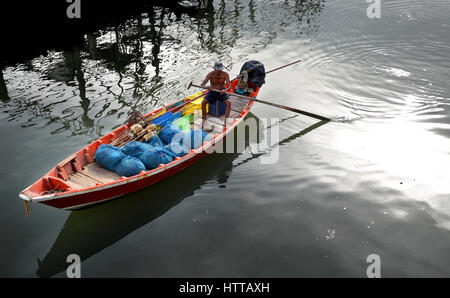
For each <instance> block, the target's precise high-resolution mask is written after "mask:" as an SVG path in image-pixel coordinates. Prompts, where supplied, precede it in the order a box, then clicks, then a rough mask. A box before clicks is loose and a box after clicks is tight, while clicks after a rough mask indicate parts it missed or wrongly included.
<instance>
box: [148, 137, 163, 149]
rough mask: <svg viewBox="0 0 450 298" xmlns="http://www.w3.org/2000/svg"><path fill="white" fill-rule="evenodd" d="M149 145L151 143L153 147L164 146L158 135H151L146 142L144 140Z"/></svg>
mask: <svg viewBox="0 0 450 298" xmlns="http://www.w3.org/2000/svg"><path fill="white" fill-rule="evenodd" d="M145 143H147V144H149V145H152V146H153V147H160V148H162V147H164V143H163V141H161V139H160V138H159V137H158V135H155V136H153V137H152V138H151V139H149V140H148V141H147V142H145Z"/></svg>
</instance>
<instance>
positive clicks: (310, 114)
mask: <svg viewBox="0 0 450 298" xmlns="http://www.w3.org/2000/svg"><path fill="white" fill-rule="evenodd" d="M191 86H194V87H197V88H202V89H208V90H210V91H214V92H219V93H220V92H222V91H221V90H218V89H213V88H208V87H205V86H200V85H195V84H193V83H192V82H191V83H190V84H189V87H191ZM189 87H188V88H189ZM226 93H227V94H229V95H231V96H234V97H237V98H241V99H247V100H254V101H256V102H259V103H263V104H266V105H270V106H273V107H277V108H280V109H284V110H288V111H291V112H295V113H299V114H302V115H305V116H308V117H312V118H316V119H319V120H322V121H331V119H330V118H327V117H324V116H320V115H317V114H314V113H310V112H306V111H302V110H299V109H296V108H291V107H288V106H284V105H280V104H276V103H273V102H268V101H265V100H261V99H256V98H253V97H249V96H244V95H240V94H236V93H231V92H226Z"/></svg>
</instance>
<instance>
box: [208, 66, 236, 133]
mask: <svg viewBox="0 0 450 298" xmlns="http://www.w3.org/2000/svg"><path fill="white" fill-rule="evenodd" d="M224 69H225V67H224V66H223V64H222V63H221V62H216V63H215V64H214V70H213V71H211V72H210V73H208V74H207V75H206V78H205V80H204V81H203V82H202V84H201V85H202V86H205V84H206V83H207V82H208V81H210V86H209V87H208V88H212V89H218V90H221V92H220V93H219V92H214V91H208V93H207V94H206V96H205V99H204V100H203V101H202V118H203V122H202V127H203V124H204V123H205V121H206V104H207V103H209V104H216V102H219V104H221V103H222V102H225V104H226V109H225V123H224V127H226V126H227V118H228V116H229V115H230V109H231V102H230V100H229V98H230V97H229V95H228V94H226V92H227V91H228V90H230V88H231V83H230V76H229V75H228V73H227V72H225V71H223V70H224ZM225 84H226V85H227V86H228V88H225ZM218 116H220V115H218Z"/></svg>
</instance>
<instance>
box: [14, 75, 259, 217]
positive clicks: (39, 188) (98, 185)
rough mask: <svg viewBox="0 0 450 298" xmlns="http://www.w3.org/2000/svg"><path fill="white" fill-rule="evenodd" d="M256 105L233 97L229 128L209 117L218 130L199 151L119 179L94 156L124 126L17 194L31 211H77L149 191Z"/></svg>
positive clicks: (179, 105)
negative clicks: (36, 206) (36, 207)
mask: <svg viewBox="0 0 450 298" xmlns="http://www.w3.org/2000/svg"><path fill="white" fill-rule="evenodd" d="M237 84H238V79H235V80H233V81H231V87H232V88H231V90H230V92H233V91H234V89H235V87H236V85H237ZM253 87H254V91H253V93H251V94H250V95H249V96H250V97H256V96H257V94H258V92H259V87H256V86H253ZM199 94H200V96H204V95H205V94H206V91H202V92H199ZM200 98H202V97H200ZM184 103H185V99H182V100H179V101H177V102H175V103H172V104H170V105H167V106H165V107H162V108H159V109H157V110H155V111H153V112H151V113H149V114H147V115H145V117H146V118H152V117H154V116H155V115H161V114H164V113H165V112H167V111H172V112H173V113H176V112H177V111H179V110H181V109H183V107H185V106H186V105H185V104H184ZM253 103H254V101H253V100H242V99H234V98H231V111H230V117H229V118H228V120H227V127H226V128H224V125H223V123H224V120H225V119H224V116H221V117H213V116H211V115H208V118H207V121H206V123H205V128H208V127H209V128H211V127H214V129H213V130H212V131H209V132H208V136H209V141H206V142H204V143H203V144H202V146H201V147H199V148H197V149H193V150H191V151H190V152H189V153H188V154H187V155H185V156H183V157H177V158H175V159H174V160H173V161H172V162H170V163H168V164H161V165H159V167H158V168H156V169H153V170H148V171H141V172H140V174H138V175H135V176H132V177H120V176H119V175H118V174H116V173H115V172H112V171H109V170H106V169H104V168H102V167H100V166H99V165H98V164H97V163H96V161H95V158H94V156H95V153H96V151H97V149H98V148H99V147H100V145H102V144H111V143H114V142H117V141H118V140H120V139H121V138H124V136H127V135H129V131H130V126H131V124H125V125H123V126H121V127H119V128H117V129H116V130H114V131H112V132H110V133H108V134H107V135H105V136H103V137H101V138H99V139H97V140H96V141H94V142H92V143H91V144H89V145H88V146H86V147H84V148H82V149H81V150H79V151H77V152H75V153H74V154H72V155H70V156H69V157H68V158H66V159H65V160H63V161H62V162H60V163H58V164H57V165H56V166H55V167H54V168H53V169H51V170H50V171H49V172H48V173H47V174H45V175H44V176H42V177H41V178H39V179H38V180H37V181H36V182H35V183H33V184H32V185H30V186H29V187H27V188H26V189H25V190H23V191H22V192H20V194H19V196H20V198H22V199H23V200H25V205H26V207H27V208H28V203H29V202H38V203H42V204H45V205H49V206H53V207H56V208H60V209H67V210H73V209H78V208H84V207H87V206H90V205H93V204H98V203H102V202H105V201H107V200H111V199H114V198H117V197H120V196H123V195H126V194H129V193H132V192H135V191H138V190H141V189H143V188H146V187H149V186H151V185H152V184H155V183H157V182H159V181H161V180H163V179H165V178H167V177H169V176H172V175H174V174H176V173H178V172H180V171H181V170H183V169H185V168H186V167H189V166H190V165H192V164H194V163H195V162H197V161H198V160H200V159H201V158H203V157H204V156H205V155H206V154H208V153H207V151H208V149H209V150H211V149H212V148H211V147H213V146H215V145H216V144H217V143H219V142H220V141H222V140H223V139H224V138H225V137H226V135H227V134H229V133H230V132H231V131H232V130H233V129H234V128H235V127H236V126H237V125H238V124H239V123H240V122H241V121H242V120H243V119H244V117H245V116H246V115H247V114H248V113H249V111H250V109H251V108H252V106H253ZM200 108H201V107H200V106H194V108H193V109H191V110H192V111H191V112H192V113H194V114H195V111H196V110H197V111H198V110H199V109H200ZM197 113H198V112H197ZM201 122H202V119H201V117H199V118H197V119H195V121H194V122H193V123H192V124H191V128H192V129H201ZM27 211H28V209H27Z"/></svg>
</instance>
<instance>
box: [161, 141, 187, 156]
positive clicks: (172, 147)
mask: <svg viewBox="0 0 450 298" xmlns="http://www.w3.org/2000/svg"><path fill="white" fill-rule="evenodd" d="M164 150H166V151H170V152H172V153H173V154H175V155H176V156H178V157H183V156H185V155H186V154H188V153H189V150H190V149H189V148H187V147H186V146H183V145H181V144H180V143H177V142H172V143H170V144H168V145H166V146H164Z"/></svg>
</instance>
